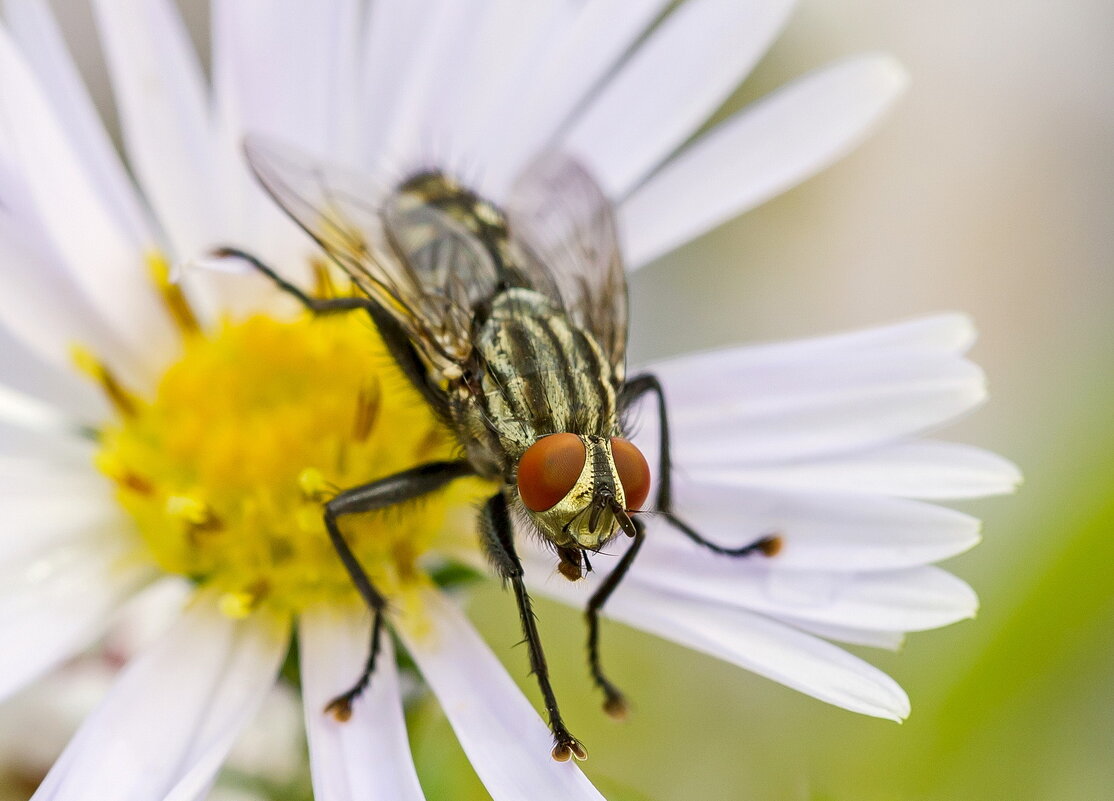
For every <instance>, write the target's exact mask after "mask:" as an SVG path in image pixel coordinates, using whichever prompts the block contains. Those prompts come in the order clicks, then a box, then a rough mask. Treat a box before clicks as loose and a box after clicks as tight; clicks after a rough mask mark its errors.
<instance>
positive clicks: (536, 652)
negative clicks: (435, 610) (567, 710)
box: [480, 492, 588, 762]
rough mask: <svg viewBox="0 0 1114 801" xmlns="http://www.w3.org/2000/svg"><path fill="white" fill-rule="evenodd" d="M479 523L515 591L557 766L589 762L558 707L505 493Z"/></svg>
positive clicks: (502, 573) (488, 506)
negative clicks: (574, 760)
mask: <svg viewBox="0 0 1114 801" xmlns="http://www.w3.org/2000/svg"><path fill="white" fill-rule="evenodd" d="M480 520H481V525H480V528H481V530H482V534H483V541H484V547H485V549H486V550H487V555H488V558H489V559H490V560H491V563H492V565H493V566H494V567H495V569H496V570H497V571H498V572H499V575H500V576H501V577H502V578H503V580H504V581H505V582H507V581H509V582H510V584H511V587H512V588H513V589H514V597H515V601H517V603H518V614H519V617H521V618H522V634H523V636H524V638H525V641H526V647H527V648H528V649H529V651H530V668H531V672H532V673H533V674H534V676H536V677H537V680H538V687H539V688H540V689H541V692H542V699H543V700H544V702H545V711H546V714H547V715H548V716H549V728H550V730H551V731H552V732H553V740H554V745H553V758H554V759H556V760H557V761H558V762H568V761H569V759H570V758H572V757H576V758H577V759H578V760H581V761H583V760H585V759H587V758H588V752H587V750H585V748H584V746H583V745H582V744H581V743H580V741H579V740H577V739H576V738H575V737H573V736H572V734H571V733H569V730H568V728H567V727H566V726H565V721H564V719H563V718H562V717H561V710H560V709H559V708H558V707H557V696H556V695H555V694H554V693H553V687H552V685H551V684H550V683H549V666H548V665H547V664H546V661H545V652H544V651H542V641H541V636H540V635H539V634H538V622H537V620H536V619H535V617H534V609H533V605H532V604H531V602H530V595H529V593H527V592H526V584H525V582H524V581H523V570H522V562H521V561H519V558H518V554H517V553H516V552H515V548H514V529H513V528H512V527H511V517H510V514H509V513H508V511H507V499H506V497H505V496H504V495H503V493H502V492H499V493H497V494H496V495H493V496H492V497H491V499H490V500H489V501H488V502H487V503H486V504H484V508H483V511H482V513H481V515H480Z"/></svg>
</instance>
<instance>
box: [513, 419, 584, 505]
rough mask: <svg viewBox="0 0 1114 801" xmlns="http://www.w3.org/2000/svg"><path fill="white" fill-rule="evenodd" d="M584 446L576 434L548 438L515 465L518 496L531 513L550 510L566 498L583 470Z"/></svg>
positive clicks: (531, 447)
mask: <svg viewBox="0 0 1114 801" xmlns="http://www.w3.org/2000/svg"><path fill="white" fill-rule="evenodd" d="M585 458H586V454H585V452H584V443H583V442H581V441H580V437H578V436H577V435H576V434H550V435H549V436H548V437H542V438H541V439H539V440H538V441H537V442H535V443H534V444H533V445H531V446H530V447H529V448H527V449H526V453H524V454H522V458H521V459H520V460H519V462H518V494H519V495H520V496H522V502H523V503H524V504H526V508H527V509H529V510H530V511H532V512H544V511H545V510H546V509H551V508H553V507H554V506H556V505H557V503H558V502H559V501H560V500H561V499H562V498H564V497H565V496H566V495H568V494H569V490H571V489H572V488H573V485H575V484H576V480H577V479H578V478H580V473H581V471H583V470H584V460H585Z"/></svg>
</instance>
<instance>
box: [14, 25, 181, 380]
mask: <svg viewBox="0 0 1114 801" xmlns="http://www.w3.org/2000/svg"><path fill="white" fill-rule="evenodd" d="M0 139H2V140H4V141H5V149H6V150H7V151H8V154H9V157H10V159H11V160H12V163H14V164H17V165H19V167H20V168H21V169H22V170H23V173H24V174H25V175H26V176H28V180H27V188H28V190H29V192H30V194H31V196H32V199H33V201H34V203H35V208H36V210H37V213H38V215H39V219H40V220H41V221H42V225H43V227H44V229H45V230H46V231H47V232H48V233H49V234H50V237H51V239H52V241H53V243H54V245H55V247H57V249H58V252H59V253H60V254H61V255H62V257H63V259H64V262H65V265H66V267H67V269H68V271H69V273H70V274H71V275H72V276H73V279H74V281H75V283H77V285H78V286H80V287H81V288H82V290H83V291H84V292H85V294H86V296H87V297H88V298H89V299H90V301H91V302H92V303H93V304H94V305H95V307H96V308H97V309H98V310H99V312H100V314H101V316H102V317H103V319H104V320H105V321H106V322H107V324H108V325H110V326H111V327H112V328H113V330H115V331H117V332H118V333H119V334H120V335H121V336H122V337H124V339H125V340H126V341H127V342H130V343H143V345H144V349H143V353H144V354H145V355H146V356H147V357H148V359H149V360H150V363H151V365H152V367H153V366H154V365H155V364H157V363H158V362H159V361H161V360H162V358H164V357H165V355H166V354H168V353H172V352H173V348H172V344H173V343H174V341H175V334H174V331H173V328H172V326H171V323H170V321H169V317H168V315H167V314H166V313H165V312H164V310H163V307H162V304H161V301H160V300H159V298H158V296H157V294H156V292H155V291H154V289H153V287H152V285H151V282H150V280H149V277H148V274H147V270H146V266H145V264H144V261H143V250H144V248H145V247H147V246H148V244H149V243H145V242H141V241H137V240H136V239H135V238H134V237H133V236H132V234H131V232H129V231H128V229H127V224H126V223H125V222H124V221H122V220H121V219H119V218H118V217H117V216H116V215H115V214H114V212H113V209H112V208H110V207H109V206H108V205H106V203H105V201H104V200H103V199H102V198H101V196H100V194H99V192H98V189H99V187H98V186H97V184H96V183H95V182H94V181H93V180H92V178H91V177H90V175H89V172H88V170H87V168H86V167H85V166H84V165H83V164H82V161H81V158H80V156H79V155H78V153H77V152H75V150H74V148H73V146H72V145H71V144H70V138H69V135H68V132H67V131H65V130H64V129H63V127H62V125H61V122H60V121H59V119H58V117H57V115H56V114H55V113H54V111H53V109H52V108H51V104H50V103H49V101H48V100H47V99H46V98H45V96H44V95H43V94H42V91H41V87H40V86H39V85H38V82H37V81H36V79H35V77H34V75H33V74H32V72H31V70H30V69H29V68H28V66H27V64H26V62H25V61H24V59H23V58H22V56H21V55H20V54H19V53H18V52H17V50H16V48H15V46H14V44H13V43H12V41H11V39H10V38H9V37H8V34H7V32H6V31H4V30H3V29H2V28H0Z"/></svg>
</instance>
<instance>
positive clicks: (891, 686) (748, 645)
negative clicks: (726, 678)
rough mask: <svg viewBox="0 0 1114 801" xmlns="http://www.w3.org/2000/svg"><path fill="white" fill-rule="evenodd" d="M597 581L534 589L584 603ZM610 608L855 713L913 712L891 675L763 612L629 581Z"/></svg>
mask: <svg viewBox="0 0 1114 801" xmlns="http://www.w3.org/2000/svg"><path fill="white" fill-rule="evenodd" d="M591 586H592V585H591V584H585V583H584V582H578V583H577V584H570V583H568V582H566V581H564V580H563V579H554V580H552V581H547V582H544V583H537V584H535V585H534V589H535V591H536V592H538V593H539V594H542V595H549V596H552V597H554V598H558V599H560V600H563V601H566V602H567V603H570V604H573V605H575V606H583V605H584V603H585V601H586V600H587V598H588V593H589V592H590V587H591ZM605 609H606V614H607V616H608V617H611V618H614V619H615V620H620V621H622V622H624V623H627V624H629V625H631V626H634V627H636V628H640V629H643V630H645V631H648V632H651V633H652V634H656V635H658V636H659V637H664V638H665V639H667V640H673V641H674V642H677V643H680V644H681V645H685V646H687V647H689V648H693V649H695V650H697V651H703V652H704V653H707V654H711V655H712V656H715V657H718V658H720V659H723V660H726V661H728V662H731V663H733V664H736V665H738V666H739V667H742V668H746V669H747V670H750V671H752V672H754V673H758V674H759V675H762V676H766V677H767V678H770V679H773V680H774V681H776V682H779V683H780V684H784V685H786V686H787V687H792V688H793V689H795V690H800V691H801V692H803V693H807V694H808V695H811V696H813V697H814V698H819V699H820V700H821V701H826V702H828V703H829V704H835V705H836V706H841V707H843V708H844V709H849V710H851V711H852V712H861V713H862V714H864V715H872V716H874V717H881V718H890V719H891V720H902V719H903V718H905V717H906V716H908V714H909V698H908V697H907V696H906V695H905V692H904V691H903V690H902V689H901V688H900V687H899V686H898V685H897V683H896V682H894V680H893V679H891V678H890V677H889V676H887V675H886V674H884V673H882V672H881V671H880V670H878V669H877V668H875V667H873V666H871V665H869V664H867V663H866V662H864V661H862V660H861V659H859V658H857V657H854V656H852V655H851V654H849V653H847V652H846V651H844V650H842V649H841V648H839V647H838V646H835V645H832V644H831V643H827V642H825V641H823V640H821V639H818V638H816V637H813V636H812V635H810V634H805V633H803V632H800V631H797V630H796V629H794V628H792V627H791V626H787V625H785V624H783V623H779V622H777V621H775V620H770V619H768V618H766V617H763V616H762V615H758V614H755V613H752V612H747V611H745V610H742V609H737V608H732V607H728V606H724V605H722V604H717V603H709V602H706V601H701V600H698V599H695V598H691V597H685V596H680V595H674V594H672V593H666V592H661V591H657V590H648V589H645V588H643V587H640V586H635V585H631V586H627V585H626V584H624V586H623V587H622V588H621V589H620V590H619V591H618V592H616V593H615V595H613V596H612V597H611V599H610V600H609V601H608V602H607V606H606V607H605Z"/></svg>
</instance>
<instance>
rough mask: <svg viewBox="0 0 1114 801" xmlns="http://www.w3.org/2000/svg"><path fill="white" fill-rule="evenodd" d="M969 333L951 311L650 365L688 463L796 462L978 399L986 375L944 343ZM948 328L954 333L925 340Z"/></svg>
mask: <svg viewBox="0 0 1114 801" xmlns="http://www.w3.org/2000/svg"><path fill="white" fill-rule="evenodd" d="M966 330H967V326H966V325H965V318H962V317H955V316H946V317H942V318H938V319H931V320H925V321H914V322H913V323H910V324H906V325H898V326H891V327H889V328H883V329H877V330H874V331H869V332H863V335H843V336H840V337H833V338H829V339H817V340H802V341H799V342H794V343H786V344H780V345H766V346H754V347H737V348H730V349H724V350H720V351H715V352H711V353H702V354H697V355H692V356H682V357H678V358H675V359H672V360H670V361H667V362H661V363H658V364H651V365H648V366H647V367H646V370H647V371H649V372H652V373H654V374H656V375H657V376H658V377H659V378H660V379H661V381H662V384H663V385H664V387H665V391H666V396H667V400H668V402H669V411H670V426H671V428H672V433H673V441H674V442H676V443H677V444H676V448H677V451H676V460H677V461H678V463H680V464H683V463H686V462H688V461H690V460H691V461H693V462H694V463H708V462H716V463H727V462H730V463H732V464H745V463H762V462H783V461H792V460H797V459H803V458H806V457H809V458H815V457H818V456H825V455H829V454H835V453H843V452H846V451H850V450H854V449H861V448H865V447H868V446H874V445H878V444H880V443H884V442H887V441H890V440H894V439H898V438H901V437H906V436H911V435H913V434H917V433H920V432H922V431H924V430H926V429H930V428H933V427H935V426H938V425H940V424H942V423H945V422H947V421H949V420H951V419H953V418H955V417H956V416H958V415H960V414H962V413H963V412H966V411H968V410H970V409H971V408H973V407H974V406H976V405H978V404H979V403H980V402H981V401H982V400H983V399H985V397H986V386H985V378H984V376H983V374H982V371H981V370H979V368H978V367H976V366H975V365H974V364H972V363H970V362H968V361H966V360H965V359H962V358H960V357H959V356H958V355H957V354H955V353H952V352H950V350H951V348H950V347H949V348H946V349H945V348H942V347H941V345H943V344H944V343H948V344H949V345H950V344H953V343H955V342H956V341H964V338H965V332H966ZM949 331H950V332H951V338H949V339H940V340H930V341H929V342H927V343H924V344H922V342H923V341H922V340H921V339H920V338H919V337H921V336H923V335H925V334H927V333H929V332H932V333H933V334H934V335H935V336H936V337H939V336H940V334H942V333H945V332H949ZM910 336H912V337H913V338H914V339H913V343H915V344H910V342H909V337H910ZM649 410H650V407H649V406H648V405H646V404H644V405H643V411H642V413H641V414H640V419H641V420H642V422H643V425H642V426H641V429H642V433H643V435H644V436H645V438H646V439H645V441H646V442H648V443H652V442H653V440H654V438H655V437H656V436H657V432H656V426H655V424H654V419H653V416H652V415H651V414H649Z"/></svg>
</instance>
